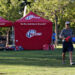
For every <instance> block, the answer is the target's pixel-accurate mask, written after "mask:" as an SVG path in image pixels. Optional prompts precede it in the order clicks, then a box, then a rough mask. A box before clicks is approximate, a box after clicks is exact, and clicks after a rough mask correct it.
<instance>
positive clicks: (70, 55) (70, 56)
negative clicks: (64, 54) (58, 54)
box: [69, 51, 73, 65]
mask: <svg viewBox="0 0 75 75" xmlns="http://www.w3.org/2000/svg"><path fill="white" fill-rule="evenodd" d="M69 58H70V64H71V65H72V64H73V62H72V51H70V52H69Z"/></svg>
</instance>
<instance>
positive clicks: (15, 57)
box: [0, 49, 75, 67]
mask: <svg viewBox="0 0 75 75" xmlns="http://www.w3.org/2000/svg"><path fill="white" fill-rule="evenodd" d="M68 57H69V55H68V53H67V55H66V58H67V60H66V62H67V63H66V64H64V65H63V64H62V61H61V59H62V57H61V49H56V50H55V51H1V52H0V65H2V64H5V65H6V64H7V65H25V66H26V65H27V66H44V67H45V66H46V67H70V65H69V58H68ZM73 58H75V56H74V54H73ZM71 67H75V66H71Z"/></svg>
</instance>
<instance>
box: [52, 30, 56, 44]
mask: <svg viewBox="0 0 75 75" xmlns="http://www.w3.org/2000/svg"><path fill="white" fill-rule="evenodd" d="M55 36H56V33H55V32H54V31H53V34H52V43H53V44H55V40H56V39H55Z"/></svg>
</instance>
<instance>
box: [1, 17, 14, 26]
mask: <svg viewBox="0 0 75 75" xmlns="http://www.w3.org/2000/svg"><path fill="white" fill-rule="evenodd" d="M12 25H13V23H12V22H11V21H8V20H5V19H4V18H2V17H0V27H11V26H12Z"/></svg>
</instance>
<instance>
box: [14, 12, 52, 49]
mask: <svg viewBox="0 0 75 75" xmlns="http://www.w3.org/2000/svg"><path fill="white" fill-rule="evenodd" d="M14 27H15V45H16V46H22V47H23V48H24V49H25V50H41V49H42V48H43V45H44V44H50V43H51V36H52V22H51V21H49V20H46V19H44V18H42V17H40V16H38V15H36V14H35V13H33V12H30V13H29V14H28V15H26V16H25V17H23V18H21V19H19V20H17V21H16V22H15V23H14Z"/></svg>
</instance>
